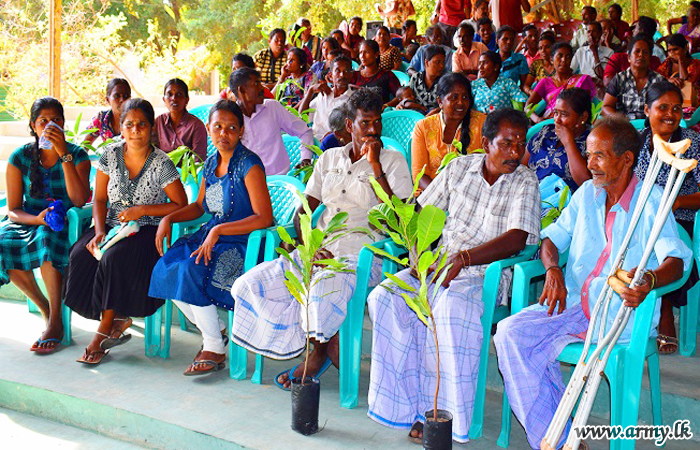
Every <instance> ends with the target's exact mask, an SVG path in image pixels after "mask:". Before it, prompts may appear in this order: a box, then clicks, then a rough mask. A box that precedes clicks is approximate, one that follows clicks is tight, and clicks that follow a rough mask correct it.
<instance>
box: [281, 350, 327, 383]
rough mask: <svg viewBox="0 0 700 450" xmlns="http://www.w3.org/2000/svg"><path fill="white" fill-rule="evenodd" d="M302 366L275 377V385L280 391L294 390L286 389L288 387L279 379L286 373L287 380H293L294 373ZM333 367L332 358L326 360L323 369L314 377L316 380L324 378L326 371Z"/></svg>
mask: <svg viewBox="0 0 700 450" xmlns="http://www.w3.org/2000/svg"><path fill="white" fill-rule="evenodd" d="M300 365H301V364H297V365H296V366H294V367H292V368H291V369H289V370H285V371H283V372H280V373H279V374H277V376H276V377H275V385H277V387H278V388H280V389H282V390H283V391H291V390H292V389H291V388H286V387H284V384H282V383H280V382H279V381H278V379H279V377H281V376H282V375H284V374H285V373H286V374H287V379H288V380H291V379H292V378H294V376H293V374H294V371H296V370H297V367H299V366H300ZM332 365H333V363H332V362H331V359H330V358H326V360H325V361H324V362H323V365H322V366H321V368H320V369H318V372H316V375H314V376H313V377H314V378H316V379H319V378H321V376H322V375H323V374H324V373H326V371H327V370H328V368H329V367H330V366H332Z"/></svg>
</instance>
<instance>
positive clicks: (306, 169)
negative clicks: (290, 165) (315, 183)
mask: <svg viewBox="0 0 700 450" xmlns="http://www.w3.org/2000/svg"><path fill="white" fill-rule="evenodd" d="M303 145H304V146H305V147H306V148H308V149H309V150H311V151H312V152H314V155H316V158H313V159H312V160H311V164H309V165H308V166H303V167H300V168H298V169H295V170H294V176H295V177H298V176H299V175H302V174H303V179H302V181H303V183H304V184H306V183H308V182H309V179H310V178H311V174H312V173H313V172H314V167H316V161H318V157H319V156H321V155H322V154H323V150H321V147H319V146H318V145H308V144H303Z"/></svg>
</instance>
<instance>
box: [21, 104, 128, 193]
mask: <svg viewBox="0 0 700 450" xmlns="http://www.w3.org/2000/svg"><path fill="white" fill-rule="evenodd" d="M45 109H55V110H56V111H57V112H58V114H59V115H60V116H61V118H62V119H63V120H64V121H65V116H64V115H63V105H62V104H61V102H59V101H58V100H57V99H55V98H53V97H42V98H38V99H36V100H34V103H32V108H31V110H30V112H29V133H30V134H31V135H32V136H34V144H32V145H30V146H28V147H26V148H25V150H24V155H25V156H27V157H29V159H30V161H31V162H30V163H29V196H30V197H32V198H42V197H43V195H44V177H43V175H42V174H41V171H40V170H39V167H40V166H41V149H40V148H39V135H38V134H36V131H35V130H34V128H32V125H34V122H36V120H37V119H38V118H39V114H41V111H43V110H45ZM122 117H123V116H122Z"/></svg>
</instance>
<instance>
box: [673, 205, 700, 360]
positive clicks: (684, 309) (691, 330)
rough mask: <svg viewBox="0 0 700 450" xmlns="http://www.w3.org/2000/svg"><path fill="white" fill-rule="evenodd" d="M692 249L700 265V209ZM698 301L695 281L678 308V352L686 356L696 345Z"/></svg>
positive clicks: (699, 285)
mask: <svg viewBox="0 0 700 450" xmlns="http://www.w3.org/2000/svg"><path fill="white" fill-rule="evenodd" d="M692 249H693V257H694V259H695V267H700V211H698V212H697V213H695V225H694V227H693V246H692ZM698 303H700V283H696V284H695V286H693V287H692V288H691V289H690V290H689V291H688V304H687V305H685V306H681V308H680V309H681V316H680V324H679V330H678V332H679V336H678V337H679V339H678V353H680V354H681V355H683V356H685V357H687V358H690V357H691V356H693V355H694V354H695V347H696V345H697V341H696V338H697V333H698Z"/></svg>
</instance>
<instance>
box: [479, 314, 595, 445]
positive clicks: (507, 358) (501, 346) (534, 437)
mask: <svg viewBox="0 0 700 450" xmlns="http://www.w3.org/2000/svg"><path fill="white" fill-rule="evenodd" d="M588 323H589V322H588V319H587V318H586V316H585V314H584V312H583V309H582V308H581V305H580V304H578V305H575V306H572V307H571V308H568V309H565V310H564V312H563V313H561V314H558V315H552V316H551V317H550V316H548V315H547V310H546V309H543V307H541V306H540V305H533V306H531V307H529V308H526V309H524V310H523V311H521V312H519V313H518V314H515V315H514V316H511V317H508V318H506V319H503V320H502V321H500V322H499V323H498V331H497V332H496V335H495V336H494V338H493V341H494V343H495V345H496V352H497V353H498V367H499V369H500V370H501V374H502V375H503V382H504V383H505V389H506V393H507V394H508V400H509V401H510V407H511V409H512V410H513V413H514V414H515V417H517V418H518V420H519V421H520V423H521V424H522V426H523V428H525V432H526V433H527V440H528V443H529V444H530V446H531V447H532V448H534V449H539V448H540V443H541V442H542V439H543V438H544V435H545V434H546V433H547V428H548V427H549V424H550V422H551V421H552V418H553V417H554V412H555V411H556V410H557V407H558V406H559V401H560V400H561V398H562V396H563V395H564V390H565V389H566V386H564V382H563V380H562V375H561V366H560V363H559V361H557V357H558V356H559V354H560V353H561V352H562V350H563V349H564V347H566V346H567V345H568V344H571V343H573V342H580V341H581V338H579V337H576V336H575V335H576V334H580V333H582V332H584V331H586V330H587V329H588ZM570 427H571V420H569V423H568V424H567V426H566V429H565V431H564V433H563V434H562V437H561V441H560V442H559V445H558V446H557V448H559V447H560V446H562V445H564V442H565V441H566V437H567V435H568V434H569V428H570Z"/></svg>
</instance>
